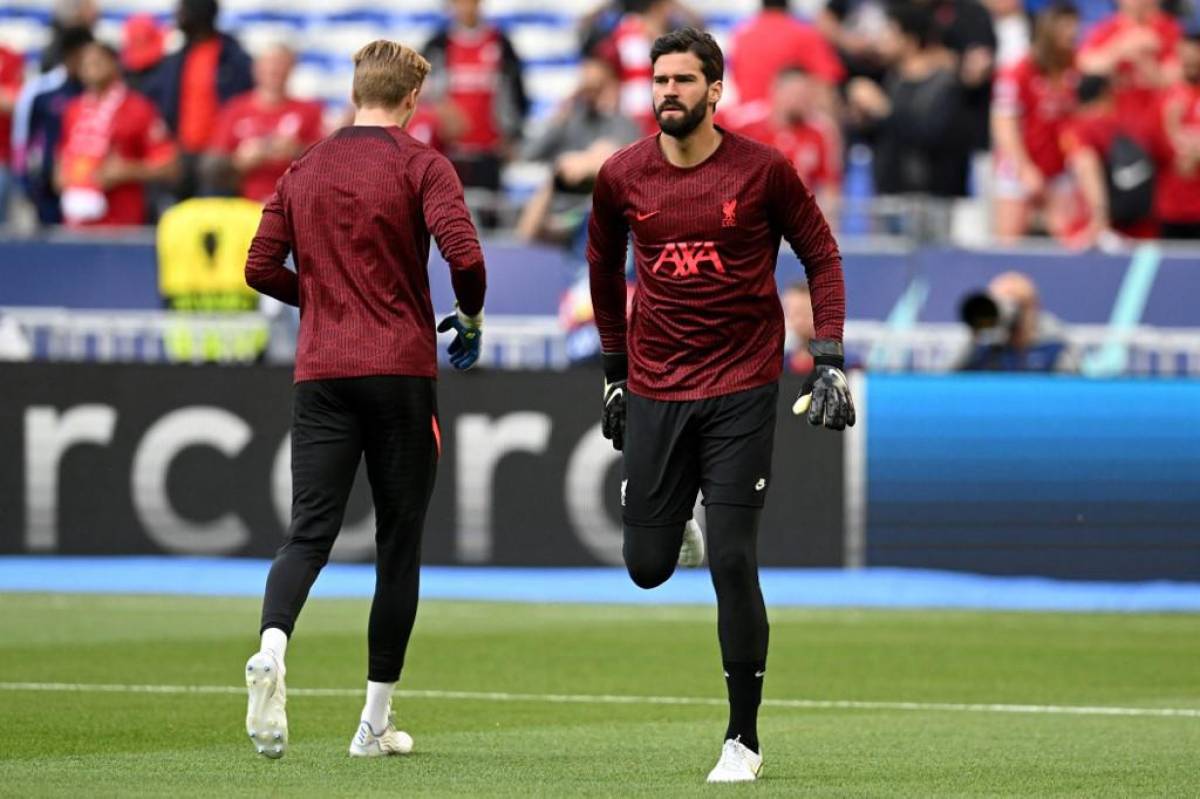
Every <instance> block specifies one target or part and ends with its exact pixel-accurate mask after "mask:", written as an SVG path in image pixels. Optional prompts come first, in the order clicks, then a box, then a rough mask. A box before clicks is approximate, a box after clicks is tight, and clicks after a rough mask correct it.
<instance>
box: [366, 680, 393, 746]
mask: <svg viewBox="0 0 1200 799" xmlns="http://www.w3.org/2000/svg"><path fill="white" fill-rule="evenodd" d="M395 687H396V683H394V682H371V681H370V680H367V703H366V704H365V705H363V711H362V720H363V721H365V722H367V724H370V725H371V732H373V733H376V734H378V733H381V732H383V731H384V730H385V729H387V724H388V706H389V705H390V704H391V702H392V689H393V688H395Z"/></svg>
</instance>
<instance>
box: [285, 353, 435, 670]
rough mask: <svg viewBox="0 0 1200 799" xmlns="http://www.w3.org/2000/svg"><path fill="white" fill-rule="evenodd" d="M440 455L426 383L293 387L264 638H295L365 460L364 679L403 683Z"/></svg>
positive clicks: (387, 378)
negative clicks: (367, 583)
mask: <svg viewBox="0 0 1200 799" xmlns="http://www.w3.org/2000/svg"><path fill="white" fill-rule="evenodd" d="M440 449H441V433H440V431H439V430H438V421H437V394H436V389H435V385H434V381H433V380H432V379H430V378H424V377H402V376H391V375H380V376H371V377H354V378H343V379H333V380H310V381H305V382H302V383H297V384H296V387H295V397H294V402H293V406H292V523H291V526H290V528H289V530H288V536H287V541H286V542H285V543H284V545H283V547H282V548H280V550H279V553H278V554H277V555H276V556H275V562H274V563H273V564H272V565H271V573H270V575H269V576H268V577H267V590H266V596H265V597H264V599H263V612H262V629H264V630H265V629H267V628H268V627H277V628H279V629H281V630H283V631H284V632H285V633H286V634H287V635H288V636H291V634H292V628H293V627H294V626H295V623H296V617H297V616H298V615H299V614H300V609H301V608H302V607H304V601H305V600H306V599H307V598H308V592H309V589H310V588H312V584H313V582H314V581H315V580H316V579H317V574H318V573H319V572H320V571H321V568H322V567H323V566H324V565H325V563H326V562H327V561H328V560H329V551H330V549H332V548H333V542H334V540H335V539H336V538H337V535H338V532H339V531H340V530H341V527H342V517H343V515H344V514H345V511H346V501H347V499H348V498H349V496H350V489H351V486H352V485H353V483H354V475H355V473H356V472H357V470H358V463H359V460H360V459H361V458H363V457H364V456H365V458H366V464H367V477H368V479H369V480H370V483H371V496H372V498H373V499H374V504H375V546H376V553H377V554H376V562H375V599H374V601H373V602H372V604H371V617H370V622H369V626H368V631H367V646H368V651H369V667H368V672H367V679H369V680H372V681H375V682H395V681H397V680H398V679H399V677H400V670H401V668H402V667H403V666H404V653H405V650H406V649H407V647H408V639H409V635H410V634H411V633H412V627H413V621H414V619H415V618H416V614H417V592H418V586H419V579H420V563H421V532H422V528H423V526H424V523H425V512H426V510H427V509H428V507H429V498H430V495H431V494H432V493H433V483H434V476H435V474H436V471H437V461H438V456H439V454H440Z"/></svg>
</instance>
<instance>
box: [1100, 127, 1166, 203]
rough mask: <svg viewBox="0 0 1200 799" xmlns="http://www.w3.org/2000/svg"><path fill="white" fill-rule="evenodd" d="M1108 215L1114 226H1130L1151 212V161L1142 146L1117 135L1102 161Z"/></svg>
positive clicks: (1152, 167) (1152, 162)
mask: <svg viewBox="0 0 1200 799" xmlns="http://www.w3.org/2000/svg"><path fill="white" fill-rule="evenodd" d="M1105 162H1106V163H1105V168H1106V175H1105V177H1106V178H1107V181H1106V182H1107V183H1108V214H1109V219H1110V221H1111V222H1112V224H1114V225H1118V226H1120V225H1130V224H1133V223H1135V222H1140V221H1142V220H1143V219H1145V218H1147V217H1148V216H1150V213H1151V212H1152V211H1153V210H1154V161H1153V160H1152V159H1151V158H1150V154H1149V153H1147V152H1146V150H1145V148H1143V147H1142V145H1140V144H1138V143H1137V142H1136V141H1134V140H1133V139H1131V138H1130V137H1129V136H1126V135H1125V134H1123V133H1118V134H1117V135H1116V137H1115V138H1114V139H1113V141H1112V146H1111V147H1109V149H1108V157H1107V158H1106V159H1105Z"/></svg>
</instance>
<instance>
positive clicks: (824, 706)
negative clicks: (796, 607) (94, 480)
mask: <svg viewBox="0 0 1200 799" xmlns="http://www.w3.org/2000/svg"><path fill="white" fill-rule="evenodd" d="M245 690H246V689H245V688H240V687H237V686H233V685H113V684H107V685H106V684H102V683H63V682H0V691H46V692H50V693H65V692H76V693H113V694H236V695H241V694H243V693H244V692H245ZM288 693H289V694H291V695H292V696H333V697H341V696H349V697H358V696H362V690H361V689H358V688H289V689H288ZM395 695H396V696H397V697H400V698H406V699H453V700H467V701H475V702H544V703H547V704H560V705H561V704H570V705H697V706H708V705H713V706H724V705H725V704H726V700H724V699H714V698H711V697H703V696H631V695H628V694H518V693H507V692H502V691H410V690H398V691H396V692H395ZM763 705H764V706H766V707H780V708H791V709H795V710H914V711H935V712H942V711H945V712H953V713H1029V714H1040V715H1052V716H1148V717H1156V718H1200V708H1171V707H1109V706H1105V705H1099V706H1084V705H1014V704H994V703H965V702H874V701H860V700H853V699H764V700H763Z"/></svg>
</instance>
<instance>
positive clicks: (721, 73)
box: [650, 28, 725, 83]
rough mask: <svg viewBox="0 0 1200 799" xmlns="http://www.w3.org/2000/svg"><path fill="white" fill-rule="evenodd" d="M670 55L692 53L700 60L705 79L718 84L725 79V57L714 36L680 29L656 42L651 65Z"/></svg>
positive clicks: (664, 35) (688, 29)
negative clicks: (661, 57) (660, 57)
mask: <svg viewBox="0 0 1200 799" xmlns="http://www.w3.org/2000/svg"><path fill="white" fill-rule="evenodd" d="M668 53H691V54H693V55H694V56H696V57H697V58H699V59H700V69H701V71H702V72H703V73H704V79H705V80H706V81H708V82H709V83H716V82H717V81H719V80H721V79H722V78H724V77H725V56H724V55H723V54H722V53H721V48H720V46H719V45H718V44H717V42H716V40H715V39H713V37H712V36H710V35H709V34H707V33H705V32H704V31H701V30H696V29H695V28H680V29H679V30H675V31H671V32H670V33H666V34H663V35H662V36H659V37H658V38H657V39H655V40H654V46H653V47H651V48H650V64H651V66H653V65H654V64H655V62H657V61H658V59H659V56H664V55H667V54H668Z"/></svg>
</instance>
